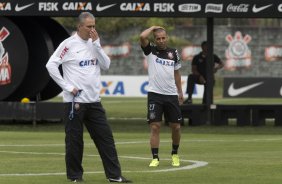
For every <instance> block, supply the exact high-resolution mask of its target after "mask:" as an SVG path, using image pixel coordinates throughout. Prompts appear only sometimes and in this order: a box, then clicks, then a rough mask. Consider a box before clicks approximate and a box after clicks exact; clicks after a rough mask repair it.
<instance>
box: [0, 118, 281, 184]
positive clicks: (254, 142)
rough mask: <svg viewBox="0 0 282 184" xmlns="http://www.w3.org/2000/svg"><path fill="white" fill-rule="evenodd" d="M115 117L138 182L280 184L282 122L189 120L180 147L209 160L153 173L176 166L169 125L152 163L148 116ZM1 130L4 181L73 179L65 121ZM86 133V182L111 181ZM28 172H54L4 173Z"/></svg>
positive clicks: (123, 154)
mask: <svg viewBox="0 0 282 184" xmlns="http://www.w3.org/2000/svg"><path fill="white" fill-rule="evenodd" d="M109 122H110V124H111V126H112V128H113V131H114V136H115V140H116V143H117V144H116V146H117V149H118V153H119V156H120V162H121V165H122V169H123V171H124V175H125V176H126V177H128V178H130V179H132V180H134V183H140V184H141V183H144V184H152V183H161V184H172V183H179V184H180V183H181V184H183V183H193V184H194V183H199V184H226V183H228V184H249V183H256V184H280V183H281V181H282V175H281V172H282V161H281V155H282V146H281V142H282V136H281V133H282V128H281V127H275V126H263V127H236V126H223V127H212V126H200V127H188V126H184V127H182V142H181V146H180V150H179V151H180V157H181V159H183V160H193V161H204V162H208V165H206V166H204V167H199V168H195V169H191V170H180V171H170V172H155V173H153V172H151V171H154V170H164V169H171V168H172V167H171V166H170V160H166V159H170V147H171V143H170V130H169V128H168V127H166V126H163V127H162V130H161V131H162V132H161V145H160V158H161V164H160V166H159V167H158V168H148V164H149V161H150V157H151V155H150V148H149V142H148V138H149V129H148V126H147V124H146V122H145V121H143V120H134V121H132V120H122V121H121V120H118V121H117V120H114V121H113V120H110V121H109ZM0 130H1V131H0V164H1V166H0V183H1V184H18V183H21V184H30V183H34V184H50V183H59V184H61V183H62V184H63V183H69V182H68V181H67V180H66V177H65V174H64V173H65V163H64V155H63V154H64V132H63V131H64V127H63V125H62V124H48V126H46V125H42V124H39V125H38V126H37V127H33V126H32V125H22V126H20V125H18V126H11V125H0ZM84 137H85V139H84V140H85V152H84V160H83V165H84V169H85V172H86V173H85V175H84V179H85V183H107V181H106V180H105V176H104V174H103V168H102V164H101V160H100V158H99V157H98V156H97V154H98V153H97V150H96V148H95V146H94V145H93V143H92V141H91V139H90V138H89V135H88V133H85V136H84ZM128 157H130V158H128ZM135 157H137V158H135ZM140 158H143V159H140ZM187 165H192V162H182V166H187ZM148 171H149V172H148ZM93 172H99V173H93ZM28 173H29V174H36V173H53V174H54V175H47V176H14V175H11V176H7V175H6V176H4V175H3V174H28ZM55 173H57V175H55Z"/></svg>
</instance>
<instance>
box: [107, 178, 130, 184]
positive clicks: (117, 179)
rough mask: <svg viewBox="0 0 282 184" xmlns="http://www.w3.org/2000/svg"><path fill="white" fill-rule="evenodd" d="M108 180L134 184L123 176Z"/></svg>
mask: <svg viewBox="0 0 282 184" xmlns="http://www.w3.org/2000/svg"><path fill="white" fill-rule="evenodd" d="M108 180H109V182H115V183H133V182H132V181H131V180H128V179H126V178H125V177H123V176H121V177H119V178H108Z"/></svg>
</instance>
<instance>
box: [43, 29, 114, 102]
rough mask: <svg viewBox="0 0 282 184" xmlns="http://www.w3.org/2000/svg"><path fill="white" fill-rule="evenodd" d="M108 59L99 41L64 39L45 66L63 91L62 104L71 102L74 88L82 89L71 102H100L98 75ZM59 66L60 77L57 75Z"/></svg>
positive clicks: (104, 67)
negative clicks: (61, 70) (60, 68)
mask: <svg viewBox="0 0 282 184" xmlns="http://www.w3.org/2000/svg"><path fill="white" fill-rule="evenodd" d="M110 63H111V61H110V58H109V57H108V56H107V55H106V54H105V52H104V50H103V49H102V47H101V45H100V40H99V39H97V40H95V41H94V42H92V39H88V40H87V41H86V40H83V39H82V38H80V37H79V35H78V34H77V33H76V34H74V35H73V36H71V37H69V38H67V39H65V40H64V41H63V42H62V43H61V44H60V45H59V47H58V48H57V49H56V51H55V52H54V53H53V55H52V56H51V57H50V59H49V61H48V63H47V64H46V67H47V70H48V72H49V74H50V76H51V77H52V78H53V79H54V80H55V82H56V83H57V84H58V85H59V86H60V87H61V88H62V89H63V100H64V102H71V101H72V99H73V94H72V93H71V92H72V90H73V89H74V88H77V89H82V90H83V91H82V92H81V94H80V95H79V96H78V97H76V98H75V102H81V103H93V102H99V101H100V100H101V99H100V87H101V85H100V83H101V80H100V75H101V73H100V71H101V69H103V70H107V69H109V67H110ZM59 65H62V69H63V77H62V75H61V74H60V71H59V68H58V67H59Z"/></svg>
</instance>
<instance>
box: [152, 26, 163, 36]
mask: <svg viewBox="0 0 282 184" xmlns="http://www.w3.org/2000/svg"><path fill="white" fill-rule="evenodd" d="M162 31H164V32H165V33H166V31H165V29H164V28H157V29H154V30H153V35H154V37H155V33H158V32H162Z"/></svg>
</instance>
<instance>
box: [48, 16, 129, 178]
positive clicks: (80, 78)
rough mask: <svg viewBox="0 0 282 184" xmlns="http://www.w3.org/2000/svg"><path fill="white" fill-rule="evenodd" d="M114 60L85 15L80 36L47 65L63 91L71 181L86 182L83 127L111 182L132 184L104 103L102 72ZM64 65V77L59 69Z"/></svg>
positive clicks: (62, 46) (91, 19)
mask: <svg viewBox="0 0 282 184" xmlns="http://www.w3.org/2000/svg"><path fill="white" fill-rule="evenodd" d="M110 62H111V61H110V58H109V57H108V56H107V55H106V54H105V52H104V50H103V49H102V47H101V45H100V39H99V35H98V33H97V31H96V30H95V17H94V16H93V15H92V14H91V13H88V12H83V13H81V14H80V15H79V17H78V26H77V32H76V33H75V34H74V35H72V36H71V37H69V38H67V39H66V40H64V41H63V42H62V43H61V44H60V45H59V47H58V48H57V49H56V51H55V52H54V53H53V55H52V56H51V57H50V59H49V61H48V63H47V64H46V67H47V70H48V72H49V74H50V76H51V77H52V78H53V79H54V80H55V82H56V83H57V84H58V85H59V86H60V87H61V88H62V89H63V100H64V102H65V117H64V121H65V134H66V137H65V144H66V156H65V161H66V169H67V178H68V179H69V180H70V181H72V182H82V181H83V178H82V176H83V167H82V157H83V147H84V146H83V124H85V126H86V128H87V130H88V132H89V134H90V136H91V138H92V139H93V141H94V143H95V145H96V147H97V149H98V152H99V154H100V157H101V159H102V162H103V166H104V170H105V175H106V177H107V179H108V180H109V181H110V182H118V183H131V181H130V180H127V179H126V178H124V177H123V176H122V175H121V168H120V164H119V160H118V156H117V151H116V148H115V143H114V138H113V134H112V130H111V128H110V126H109V125H108V123H107V118H106V115H105V110H104V108H103V106H102V104H101V99H100V95H99V94H100V75H101V74H100V71H101V69H103V70H107V69H109V66H110ZM59 65H62V69H63V76H62V75H61V74H60V71H59V69H58V67H59Z"/></svg>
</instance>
